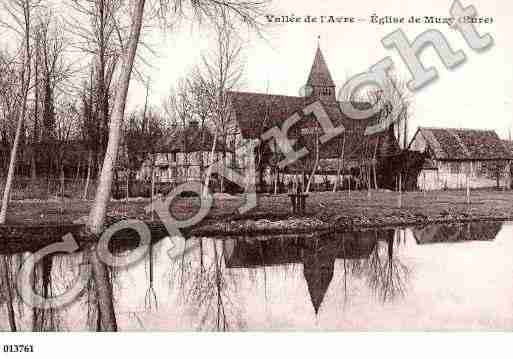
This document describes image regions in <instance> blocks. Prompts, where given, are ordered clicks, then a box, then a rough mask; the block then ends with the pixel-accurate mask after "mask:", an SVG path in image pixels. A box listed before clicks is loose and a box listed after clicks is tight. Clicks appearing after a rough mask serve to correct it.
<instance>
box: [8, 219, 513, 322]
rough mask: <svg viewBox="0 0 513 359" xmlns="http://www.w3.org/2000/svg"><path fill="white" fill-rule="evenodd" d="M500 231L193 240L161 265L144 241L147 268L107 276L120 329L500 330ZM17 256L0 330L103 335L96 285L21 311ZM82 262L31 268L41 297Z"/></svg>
mask: <svg viewBox="0 0 513 359" xmlns="http://www.w3.org/2000/svg"><path fill="white" fill-rule="evenodd" d="M501 228H502V224H500V223H496V222H484V223H462V224H455V225H429V226H423V227H417V228H411V229H400V228H396V229H368V230H364V231H358V232H349V233H332V234H323V235H319V234H312V235H307V236H305V235H302V236H293V235H288V236H275V237H241V238H229V239H222V240H221V239H216V240H214V239H207V238H201V239H199V238H195V239H190V240H188V241H187V245H188V247H189V248H190V250H188V251H187V252H186V254H184V255H183V256H181V257H180V258H178V259H177V258H170V257H169V255H168V251H169V250H170V248H171V247H172V246H173V244H172V243H171V242H170V241H169V240H168V239H165V240H162V241H160V242H158V243H155V244H153V245H152V248H151V255H150V256H148V257H147V258H146V259H145V260H144V261H141V262H140V263H138V264H136V265H134V266H132V267H130V268H124V269H115V270H111V271H110V273H109V279H110V283H111V285H112V289H113V296H114V298H113V300H114V305H115V310H116V316H117V319H118V326H119V328H120V330H219V331H226V330H255V329H261V330H266V329H300V330H307V329H392V328H395V329H398V328H399V329H401V328H407V329H410V328H415V329H430V328H433V329H438V328H460V329H466V328H467V327H466V326H470V327H472V328H474V327H480V328H481V327H482V328H496V327H500V328H503V327H507V326H508V325H513V305H512V304H511V303H509V300H507V298H503V297H504V296H502V295H501V294H503V293H512V294H513V281H511V280H509V279H508V278H509V277H510V274H511V271H513V258H512V257H513V256H510V255H508V254H507V253H511V251H513V241H510V240H509V236H510V235H511V233H512V232H513V226H511V225H510V224H508V225H506V226H505V229H504V230H501ZM428 244H429V245H428ZM435 244H436V245H435ZM25 256H27V253H19V254H14V255H12V254H5V255H0V285H1V287H0V329H1V330H7V331H14V330H31V331H56V330H60V331H69V330H88V331H95V330H99V328H100V327H101V326H100V323H99V322H98V320H99V318H98V317H99V316H98V301H97V299H96V295H95V290H94V281H93V280H90V281H89V283H88V285H87V288H86V290H85V291H84V293H83V294H82V295H81V296H80V298H78V299H77V300H76V301H75V302H74V303H73V304H71V305H69V306H67V307H64V308H59V309H47V310H41V309H32V308H29V307H27V306H26V305H25V304H24V303H23V302H22V301H21V300H20V299H19V297H18V294H17V292H16V289H15V278H16V275H17V272H18V271H19V269H20V266H21V263H22V262H23V258H24V257H25ZM88 256H89V254H88V252H87V251H85V250H84V251H81V252H78V253H75V254H73V255H55V256H53V257H51V258H47V259H46V260H44V261H42V262H40V263H39V265H38V266H37V267H36V269H35V271H34V274H33V276H32V277H31V285H32V286H33V288H34V289H35V291H36V292H37V293H39V294H41V295H43V296H47V297H50V296H54V295H58V294H60V293H62V292H64V291H65V290H66V288H69V287H70V286H71V285H72V283H73V282H74V280H75V279H76V278H77V277H78V275H79V273H80V272H81V271H82V270H83V268H84V265H85V264H87V263H88V258H89V257H88ZM508 273H509V274H508ZM469 278H471V279H469ZM490 278H492V279H493V280H490ZM483 293H486V294H487V295H486V296H485V295H483ZM448 318H451V319H448ZM469 329H470V328H469Z"/></svg>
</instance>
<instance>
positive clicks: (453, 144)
mask: <svg viewBox="0 0 513 359" xmlns="http://www.w3.org/2000/svg"><path fill="white" fill-rule="evenodd" d="M409 149H410V150H411V151H417V152H420V153H423V154H425V156H426V161H425V162H424V164H423V167H422V170H421V171H420V173H419V174H418V178H417V182H418V185H419V188H420V189H422V190H440V189H463V188H466V187H467V185H468V186H469V187H470V188H487V187H499V186H506V187H509V186H510V182H511V178H510V163H511V160H512V159H513V155H512V152H511V151H510V150H509V149H508V148H507V146H505V144H504V141H502V140H501V139H500V138H499V136H498V135H497V133H496V132H495V131H493V130H477V129H450V128H426V127H420V128H419V129H418V130H417V132H416V133H415V136H414V137H413V139H412V141H411V142H410V146H409ZM467 181H468V182H467Z"/></svg>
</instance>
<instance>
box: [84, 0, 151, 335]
mask: <svg viewBox="0 0 513 359" xmlns="http://www.w3.org/2000/svg"><path fill="white" fill-rule="evenodd" d="M144 4H145V0H139V1H137V2H135V6H134V9H133V13H132V21H131V26H130V37H129V41H128V47H127V53H125V54H123V55H124V56H123V66H122V68H121V73H120V77H119V83H118V86H117V92H116V98H115V101H114V108H113V111H112V117H111V121H110V126H109V142H108V144H107V151H106V153H105V158H104V161H103V167H102V170H101V175H100V180H99V184H98V188H97V190H96V196H95V200H94V203H93V206H92V208H91V212H90V214H89V220H88V230H89V231H90V232H91V233H93V234H96V235H99V234H100V233H101V232H102V230H103V226H104V223H105V216H106V213H107V205H108V203H109V199H110V192H111V187H112V178H113V169H114V166H115V164H116V160H117V154H118V147H119V139H120V127H121V123H122V121H123V117H124V113H125V105H126V98H127V94H128V87H129V85H130V77H131V75H132V69H133V66H134V59H135V55H136V52H137V46H138V44H139V38H140V35H141V26H142V21H143V14H144ZM91 264H92V270H93V278H94V279H95V285H96V291H97V297H98V302H99V308H100V316H101V323H102V330H105V331H116V330H117V322H116V315H115V313H114V305H113V298H112V286H111V284H110V282H109V280H108V279H109V278H108V270H107V267H106V265H105V264H104V263H102V262H101V261H100V259H99V258H98V255H97V253H96V248H93V251H92V255H91Z"/></svg>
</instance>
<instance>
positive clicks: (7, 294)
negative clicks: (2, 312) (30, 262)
mask: <svg viewBox="0 0 513 359" xmlns="http://www.w3.org/2000/svg"><path fill="white" fill-rule="evenodd" d="M11 268H12V263H11V258H10V257H7V256H2V257H1V262H0V273H1V278H0V283H1V286H0V304H3V303H5V306H6V309H7V317H8V319H9V328H10V330H11V332H16V331H17V329H18V328H17V326H16V316H15V312H14V305H13V293H14V288H13V285H12V282H13V280H12V276H11V270H10V269H11Z"/></svg>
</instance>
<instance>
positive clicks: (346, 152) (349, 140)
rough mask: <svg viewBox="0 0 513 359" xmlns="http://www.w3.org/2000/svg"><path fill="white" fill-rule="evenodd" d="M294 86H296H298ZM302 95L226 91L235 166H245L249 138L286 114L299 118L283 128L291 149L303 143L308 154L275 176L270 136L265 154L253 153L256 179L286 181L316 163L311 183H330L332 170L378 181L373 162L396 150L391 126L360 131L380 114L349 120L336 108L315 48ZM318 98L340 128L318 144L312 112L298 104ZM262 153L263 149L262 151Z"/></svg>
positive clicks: (274, 153) (277, 153)
mask: <svg viewBox="0 0 513 359" xmlns="http://www.w3.org/2000/svg"><path fill="white" fill-rule="evenodd" d="M299 87H300V86H298V88H299ZM304 92H305V94H304V96H284V95H274V94H265V93H250V92H239V91H232V92H230V93H229V96H230V104H231V108H232V119H233V123H234V125H233V128H234V136H235V139H236V140H235V144H236V148H237V149H238V150H236V151H237V152H236V154H237V159H238V160H237V164H238V167H239V168H240V169H241V170H244V168H245V167H247V165H248V164H247V161H248V158H249V156H247V153H244V152H241V151H243V150H241V149H244V148H246V147H244V145H245V144H247V143H248V142H250V141H257V140H259V139H260V138H261V137H262V134H264V133H265V132H266V131H267V130H269V129H271V128H273V127H278V128H282V125H283V123H284V122H285V121H286V120H287V119H288V118H289V117H290V116H292V115H294V114H297V115H299V116H300V118H301V120H300V121H299V122H297V123H296V124H295V125H293V126H292V127H291V128H290V129H289V131H288V137H289V139H290V140H292V141H294V142H295V146H294V148H295V149H296V150H300V149H301V148H306V149H307V150H308V155H307V156H305V157H303V158H301V159H300V160H298V161H296V162H295V163H293V164H291V165H290V166H287V167H286V168H284V169H282V170H281V172H280V173H279V174H278V176H275V175H273V172H275V171H277V170H276V166H274V168H273V164H276V163H277V162H278V161H279V160H280V159H281V157H280V155H281V153H280V151H279V148H278V146H275V145H274V144H273V143H272V141H271V142H268V143H267V144H268V149H267V154H266V156H264V155H262V156H260V157H258V156H257V159H256V162H257V163H256V164H254V165H255V167H256V169H257V171H258V174H257V176H258V178H259V181H262V180H265V181H266V182H267V183H269V182H270V181H272V178H271V177H274V178H275V179H276V178H277V177H279V178H280V179H279V181H283V182H288V181H290V180H291V177H292V176H293V175H297V174H301V175H302V176H303V178H306V176H309V175H310V174H311V173H312V172H313V170H314V167H315V165H317V168H315V169H316V175H315V177H314V182H315V183H317V184H319V183H326V182H329V183H330V185H332V184H333V182H334V181H335V179H336V177H337V175H339V174H340V175H341V176H344V175H349V176H353V177H354V178H355V179H357V180H358V181H359V182H360V183H362V182H366V183H369V182H371V183H373V184H375V185H377V186H379V183H380V180H381V178H382V177H383V174H380V173H379V172H378V173H376V168H379V167H380V166H379V163H380V162H382V161H386V158H387V157H388V156H393V155H395V154H397V153H398V152H399V145H398V143H397V140H396V138H395V135H394V131H393V129H392V128H389V130H388V131H383V132H379V133H375V134H373V135H366V132H365V131H366V129H367V128H368V126H370V125H375V124H376V123H377V122H378V121H379V120H380V114H378V115H376V116H373V117H372V118H368V119H353V118H351V117H349V116H347V115H346V114H344V113H343V112H342V109H341V103H340V102H339V101H338V100H337V98H336V86H335V83H334V81H333V79H332V77H331V73H330V71H329V69H328V66H327V64H326V61H325V59H324V56H323V53H322V51H321V49H320V48H317V52H316V54H315V58H314V61H313V65H312V67H311V69H310V73H309V75H308V77H307V81H306V86H305V91H304ZM316 102H317V103H318V104H320V106H321V107H322V110H323V112H324V113H325V114H326V116H327V117H328V119H329V121H331V123H332V124H333V126H334V127H336V128H343V131H342V132H341V133H340V134H338V135H337V136H335V137H334V138H332V139H331V140H329V141H327V142H325V143H320V142H319V137H320V136H322V135H323V132H322V130H321V128H320V126H319V123H318V121H317V119H316V118H315V116H314V115H313V114H310V115H305V114H304V113H303V109H304V108H305V107H307V106H309V105H311V104H313V103H316ZM353 105H354V106H355V107H359V108H362V109H365V108H369V106H370V104H368V103H363V102H360V103H353ZM264 153H265V151H264Z"/></svg>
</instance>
